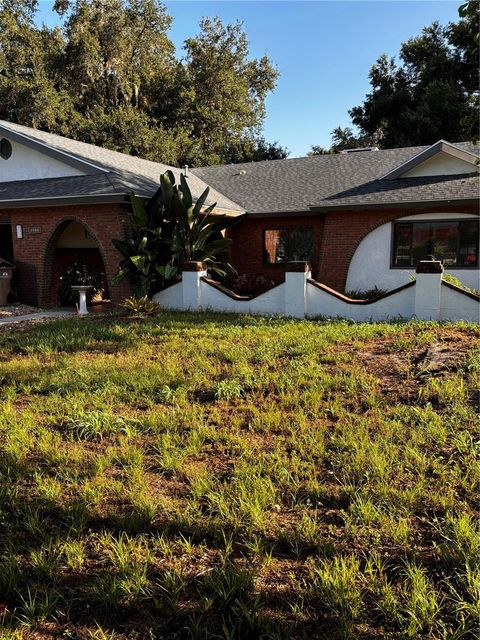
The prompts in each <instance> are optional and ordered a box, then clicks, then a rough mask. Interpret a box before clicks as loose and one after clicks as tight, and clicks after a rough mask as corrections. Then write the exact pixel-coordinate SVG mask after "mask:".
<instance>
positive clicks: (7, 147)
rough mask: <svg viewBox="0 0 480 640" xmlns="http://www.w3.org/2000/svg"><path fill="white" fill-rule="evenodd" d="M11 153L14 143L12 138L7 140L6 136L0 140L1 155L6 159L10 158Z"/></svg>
mask: <svg viewBox="0 0 480 640" xmlns="http://www.w3.org/2000/svg"><path fill="white" fill-rule="evenodd" d="M11 155H12V144H11V142H10V140H7V139H6V138H2V139H1V140H0V156H1V157H2V158H3V159H4V160H8V159H9V158H10V156H11Z"/></svg>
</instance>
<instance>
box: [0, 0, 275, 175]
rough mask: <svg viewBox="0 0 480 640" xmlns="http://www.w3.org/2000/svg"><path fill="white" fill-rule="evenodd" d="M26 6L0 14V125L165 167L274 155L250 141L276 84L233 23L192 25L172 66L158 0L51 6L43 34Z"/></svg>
mask: <svg viewBox="0 0 480 640" xmlns="http://www.w3.org/2000/svg"><path fill="white" fill-rule="evenodd" d="M37 4H38V3H37V2H36V1H34V0H8V1H5V2H3V3H1V8H0V70H1V73H0V118H2V119H6V120H13V121H15V122H19V123H20V124H24V125H27V126H34V127H39V128H42V129H45V130H46V131H50V132H52V133H57V134H60V135H65V136H69V137H72V138H78V139H81V140H83V141H85V142H90V143H92V144H97V145H100V146H105V147H107V148H110V149H113V150H115V151H121V152H124V153H129V154H132V155H140V156H142V157H145V158H148V159H150V160H155V161H163V162H165V163H167V164H171V165H176V166H183V165H184V164H185V163H187V164H189V165H191V166H193V165H205V164H215V163H219V162H230V161H232V160H233V159H235V158H236V159H237V161H250V160H253V159H256V158H265V159H267V158H269V157H272V155H273V156H276V155H277V154H280V155H282V154H284V153H285V151H284V150H283V149H281V148H280V147H277V146H276V145H275V144H271V145H270V144H268V143H266V142H265V141H264V139H263V138H262V137H261V136H260V134H259V130H260V128H261V126H262V124H263V121H264V118H265V98H266V96H267V95H268V93H269V92H270V91H272V90H273V89H274V88H275V83H276V79H277V76H278V73H277V71H276V69H275V68H274V67H273V66H272V64H271V62H270V60H269V59H268V58H267V57H266V56H264V57H262V58H260V59H252V58H250V56H249V50H248V42H247V38H246V35H245V33H244V32H243V30H242V27H241V25H240V24H239V23H236V24H231V25H223V24H222V23H221V22H220V21H219V20H218V19H217V20H214V21H210V20H202V22H201V24H200V33H199V34H198V36H196V37H195V38H188V39H187V40H186V42H185V46H184V53H185V55H183V56H182V57H176V55H175V47H174V45H173V42H172V41H171V40H170V38H169V36H168V30H169V28H170V27H171V24H172V19H171V17H170V16H169V15H168V13H167V10H166V7H165V5H164V4H163V3H162V2H160V1H159V0H126V1H124V0H108V1H102V2H90V1H87V0H75V1H73V0H57V2H55V5H54V11H56V12H57V14H58V15H59V16H60V19H61V26H60V27H55V28H48V27H47V26H45V25H43V26H41V27H39V26H37V21H36V11H37Z"/></svg>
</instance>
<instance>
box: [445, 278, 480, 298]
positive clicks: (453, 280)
mask: <svg viewBox="0 0 480 640" xmlns="http://www.w3.org/2000/svg"><path fill="white" fill-rule="evenodd" d="M442 280H444V281H445V282H448V283H449V284H453V285H455V286H456V287H459V288H460V289H463V290H464V291H469V292H470V293H475V294H477V295H480V291H479V290H478V289H473V288H472V287H468V286H467V285H466V284H464V283H463V282H462V281H461V280H459V279H458V278H456V277H455V276H452V274H451V273H444V274H443V275H442Z"/></svg>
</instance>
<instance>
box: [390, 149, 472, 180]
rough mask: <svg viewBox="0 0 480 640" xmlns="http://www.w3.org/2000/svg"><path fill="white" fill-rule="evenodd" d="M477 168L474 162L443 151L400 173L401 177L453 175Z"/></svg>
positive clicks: (469, 171)
mask: <svg viewBox="0 0 480 640" xmlns="http://www.w3.org/2000/svg"><path fill="white" fill-rule="evenodd" d="M477 170H478V169H477V168H476V167H475V165H474V164H471V163H470V162H465V160H460V158H455V157H454V156H451V155H450V154H448V153H445V152H444V151H441V152H440V153H437V154H436V155H435V156H433V157H432V158H429V159H428V160H425V162H422V163H421V164H419V165H417V166H416V167H413V169H410V171H407V172H406V173H404V174H403V175H402V178H414V177H420V176H454V175H459V174H461V173H471V172H473V171H477Z"/></svg>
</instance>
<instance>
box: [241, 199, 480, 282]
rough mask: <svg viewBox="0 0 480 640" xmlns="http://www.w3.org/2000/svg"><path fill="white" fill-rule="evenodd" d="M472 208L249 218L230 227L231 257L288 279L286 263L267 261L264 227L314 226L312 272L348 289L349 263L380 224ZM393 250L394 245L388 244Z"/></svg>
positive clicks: (249, 270)
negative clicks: (276, 263)
mask: <svg viewBox="0 0 480 640" xmlns="http://www.w3.org/2000/svg"><path fill="white" fill-rule="evenodd" d="M442 212H444V213H473V214H478V207H476V206H474V205H468V206H466V205H448V206H438V205H437V206H433V207H432V206H430V207H424V208H418V207H415V208H410V209H409V208H405V209H377V208H376V209H362V210H354V211H335V212H331V213H312V214H306V215H301V216H289V217H283V216H272V217H262V218H248V217H247V218H245V219H243V220H241V221H240V222H239V223H238V224H237V225H236V226H235V227H233V228H232V229H231V231H230V237H231V238H232V240H233V243H232V249H231V260H232V264H233V266H234V267H235V268H236V269H237V271H238V273H240V274H241V273H246V274H248V275H256V274H262V275H264V276H266V277H268V278H270V279H272V280H274V281H275V282H281V281H282V280H283V279H284V274H285V265H284V264H278V265H267V264H264V259H263V231H264V230H265V229H286V228H289V227H292V226H299V227H312V228H313V229H314V251H313V260H312V275H313V277H314V278H315V279H316V280H319V281H320V282H323V283H324V284H326V285H328V286H329V287H332V288H333V289H336V290H337V291H344V289H345V285H346V281H347V275H348V268H349V265H350V262H351V260H352V258H353V255H354V253H355V250H356V249H357V247H358V245H359V244H360V242H361V241H362V240H363V238H364V237H365V236H366V235H367V234H368V233H370V232H371V231H373V230H374V229H375V228H376V227H379V226H380V225H382V224H384V223H386V222H391V221H393V220H395V219H397V218H400V217H402V216H409V215H414V214H420V213H442ZM385 250H386V251H390V247H385Z"/></svg>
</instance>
